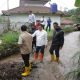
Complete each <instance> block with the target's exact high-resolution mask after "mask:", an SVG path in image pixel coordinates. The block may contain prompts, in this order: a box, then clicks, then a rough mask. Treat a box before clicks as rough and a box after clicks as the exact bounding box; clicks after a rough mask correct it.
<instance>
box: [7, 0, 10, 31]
mask: <svg viewBox="0 0 80 80" xmlns="http://www.w3.org/2000/svg"><path fill="white" fill-rule="evenodd" d="M8 10H9V0H7V11H8ZM7 18H8V25H7V26H8V30H9V27H10V20H9V12H8V15H7Z"/></svg>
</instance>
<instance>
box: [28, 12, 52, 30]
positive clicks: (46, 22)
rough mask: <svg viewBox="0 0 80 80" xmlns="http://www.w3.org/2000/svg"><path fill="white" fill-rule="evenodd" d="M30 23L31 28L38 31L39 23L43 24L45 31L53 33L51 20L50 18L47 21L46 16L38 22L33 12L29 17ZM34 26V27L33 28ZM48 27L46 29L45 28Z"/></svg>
mask: <svg viewBox="0 0 80 80" xmlns="http://www.w3.org/2000/svg"><path fill="white" fill-rule="evenodd" d="M28 23H29V24H30V25H29V26H30V28H32V29H33V28H36V29H37V25H38V23H41V24H42V26H43V29H46V31H47V30H48V29H49V31H51V23H52V21H51V18H50V17H48V19H47V20H46V19H45V17H44V16H42V17H41V19H39V20H36V16H35V14H33V13H32V11H30V12H29V17H28ZM32 26H33V27H32ZM45 26H46V27H45Z"/></svg>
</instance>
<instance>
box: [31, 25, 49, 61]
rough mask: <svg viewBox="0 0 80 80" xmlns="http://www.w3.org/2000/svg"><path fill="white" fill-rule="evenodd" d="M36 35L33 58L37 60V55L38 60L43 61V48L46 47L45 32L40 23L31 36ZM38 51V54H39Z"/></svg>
mask: <svg viewBox="0 0 80 80" xmlns="http://www.w3.org/2000/svg"><path fill="white" fill-rule="evenodd" d="M34 36H36V52H35V53H34V59H35V60H37V59H38V57H39V60H40V62H42V61H43V56H44V49H45V47H47V41H48V40H47V32H46V31H45V30H43V26H42V24H40V25H39V26H38V30H36V31H35V32H34V33H33V34H32V37H34ZM39 52H40V54H39Z"/></svg>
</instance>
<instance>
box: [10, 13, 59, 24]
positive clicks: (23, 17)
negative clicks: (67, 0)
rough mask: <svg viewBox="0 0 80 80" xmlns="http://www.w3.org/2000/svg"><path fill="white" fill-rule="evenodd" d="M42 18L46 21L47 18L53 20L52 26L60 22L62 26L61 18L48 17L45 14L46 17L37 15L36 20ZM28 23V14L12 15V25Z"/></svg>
mask: <svg viewBox="0 0 80 80" xmlns="http://www.w3.org/2000/svg"><path fill="white" fill-rule="evenodd" d="M42 16H44V17H45V20H47V18H48V17H50V18H51V20H52V24H53V22H58V24H59V25H60V16H54V15H47V14H45V15H41V14H40V15H39V14H37V15H36V20H40V19H41V17H42ZM27 21H28V14H20V15H19V14H15V15H11V16H10V22H11V24H13V23H19V22H20V23H22V24H24V23H26V22H27ZM52 24H51V25H52Z"/></svg>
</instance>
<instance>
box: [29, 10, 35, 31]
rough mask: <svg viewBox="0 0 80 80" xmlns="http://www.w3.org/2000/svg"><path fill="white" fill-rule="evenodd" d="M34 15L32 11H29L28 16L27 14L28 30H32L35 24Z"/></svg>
mask: <svg viewBox="0 0 80 80" xmlns="http://www.w3.org/2000/svg"><path fill="white" fill-rule="evenodd" d="M35 21H36V18H35V15H34V14H33V13H32V11H30V12H29V16H28V23H29V28H30V30H31V31H30V32H32V29H33V28H34V25H35Z"/></svg>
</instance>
